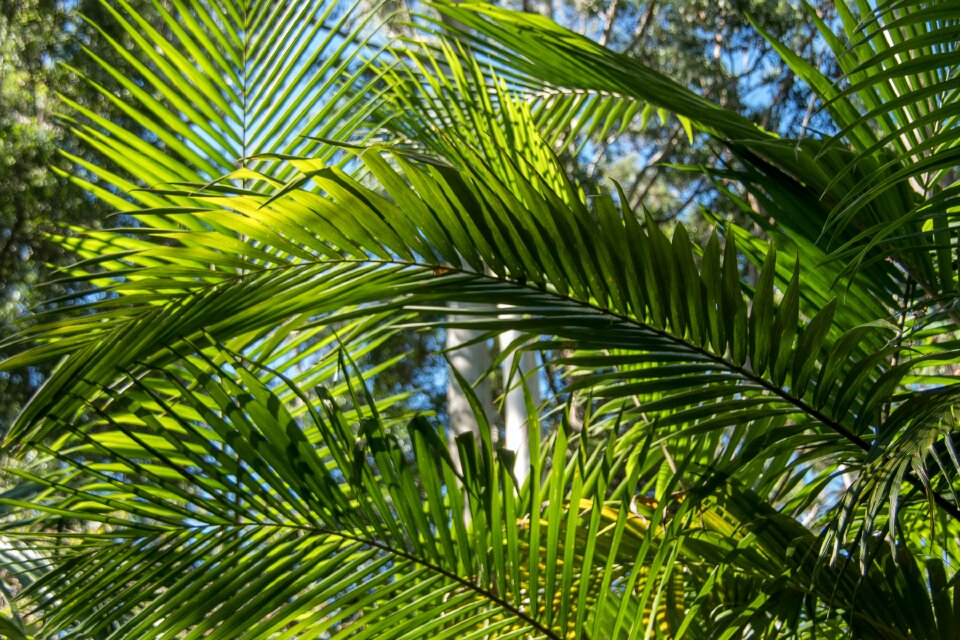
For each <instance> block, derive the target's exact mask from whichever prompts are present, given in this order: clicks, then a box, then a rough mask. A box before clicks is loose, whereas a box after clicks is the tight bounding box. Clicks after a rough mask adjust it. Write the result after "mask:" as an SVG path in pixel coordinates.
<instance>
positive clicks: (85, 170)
mask: <svg viewBox="0 0 960 640" xmlns="http://www.w3.org/2000/svg"><path fill="white" fill-rule="evenodd" d="M104 8H105V10H106V12H107V14H108V15H109V16H110V17H111V18H112V20H113V21H114V23H115V24H114V25H113V28H114V30H115V31H117V32H119V33H121V34H123V38H122V39H119V40H118V39H115V38H113V37H111V36H110V35H109V34H108V32H107V31H105V30H104V29H103V27H101V26H99V25H93V26H94V28H96V29H99V30H100V32H101V36H102V39H103V41H104V42H105V43H106V44H107V45H108V46H109V47H110V48H111V49H112V55H113V57H114V59H116V60H119V61H122V63H123V64H124V65H126V66H125V67H123V68H120V67H118V66H117V64H114V63H111V62H110V61H108V59H106V58H104V57H102V56H101V55H99V54H98V52H96V51H92V50H87V54H88V55H89V56H90V57H91V58H92V60H93V62H94V64H95V65H97V66H98V67H99V69H100V71H101V72H102V73H103V74H104V75H105V76H107V77H110V78H111V79H112V81H113V82H114V83H115V84H116V85H117V86H118V87H119V88H120V90H121V92H122V93H121V94H120V95H114V93H112V92H111V91H110V90H109V89H108V88H106V87H103V86H101V85H98V84H96V82H95V81H94V80H87V82H89V83H91V84H92V85H93V89H94V90H96V91H99V92H100V93H102V94H103V95H104V98H105V99H106V100H107V101H109V102H110V103H112V104H113V106H114V107H115V108H116V109H117V110H118V111H119V112H120V113H122V114H124V115H125V116H126V118H127V121H128V124H127V125H123V124H118V123H115V122H112V121H111V120H110V119H108V118H107V117H106V116H104V115H103V114H98V113H94V112H93V111H91V110H90V109H87V108H85V107H83V106H82V105H80V104H77V103H75V102H74V101H72V100H70V99H69V98H65V103H66V104H67V106H69V107H71V109H72V115H71V117H70V118H69V121H70V123H71V124H72V128H73V130H74V132H75V135H76V136H77V138H78V139H79V140H80V141H81V143H83V144H85V145H86V146H87V147H88V148H89V149H91V150H92V151H93V152H94V153H96V154H97V155H98V156H99V157H100V158H102V160H101V161H100V162H98V163H97V164H93V163H91V162H89V161H87V160H83V159H81V158H80V157H76V156H72V155H69V154H68V159H70V160H72V161H73V162H74V163H75V165H76V166H75V169H74V171H75V180H77V181H78V182H80V183H81V184H82V185H83V186H85V187H86V188H87V189H89V190H90V191H91V192H92V193H95V194H97V195H98V196H100V197H102V198H105V199H106V200H107V201H108V202H109V203H110V204H111V205H112V206H114V207H116V208H117V209H119V210H121V211H126V210H130V209H132V208H136V207H137V206H153V207H159V206H162V205H164V204H166V205H169V204H171V203H172V204H177V205H189V204H191V200H190V199H189V198H188V197H186V196H185V195H184V196H181V197H178V198H175V199H173V200H170V199H169V198H168V197H165V196H163V195H162V194H160V193H158V192H156V191H151V190H142V189H141V188H142V187H158V186H162V185H165V184H170V183H183V182H191V183H197V182H210V181H215V180H219V179H220V178H221V177H223V176H224V175H226V174H228V173H231V172H233V171H235V170H236V169H237V167H238V166H239V165H240V164H241V163H242V164H243V165H244V166H248V167H251V168H257V167H258V166H260V165H259V163H257V162H251V161H249V160H247V158H248V157H249V156H251V155H253V154H255V153H258V152H267V153H300V154H311V155H317V156H318V157H322V158H325V159H328V160H330V159H332V158H333V157H334V156H335V155H337V152H336V149H335V148H334V147H330V146H328V145H325V144H323V143H322V142H321V141H320V139H322V138H337V139H357V138H358V137H361V136H362V135H363V132H364V130H366V132H367V135H369V134H370V132H371V131H372V130H374V129H375V126H370V125H371V122H370V120H369V117H370V115H371V113H372V112H373V110H374V109H375V107H376V105H377V101H376V96H375V90H374V89H373V86H374V83H375V81H376V77H375V75H374V74H373V73H372V72H371V70H370V68H369V61H370V59H371V58H372V57H373V56H372V54H373V50H375V45H374V44H373V43H371V41H370V38H371V29H369V28H367V24H368V22H369V20H370V16H371V15H372V14H369V13H368V14H366V15H365V16H364V15H361V14H360V12H359V11H358V10H357V8H356V7H351V6H350V5H348V4H346V3H340V2H333V1H330V2H328V1H311V2H299V3H264V2H234V1H232V0H231V1H229V2H225V3H209V2H200V1H197V2H194V1H186V2H180V1H178V2H174V3H173V4H172V5H170V6H167V5H164V4H162V3H159V2H155V3H154V7H153V8H154V9H155V12H156V18H157V20H156V21H155V22H156V23H154V22H153V21H151V20H147V19H146V18H145V17H143V16H141V15H140V14H139V13H138V12H137V11H136V10H135V9H134V8H133V7H131V6H130V5H129V4H128V3H126V2H124V1H122V0H121V1H120V2H116V3H108V2H104ZM128 47H129V48H128ZM365 128H366V129H365ZM143 132H148V134H146V135H144V133H143ZM262 168H263V167H261V169H262ZM270 171H271V172H272V173H273V174H275V175H277V176H281V177H282V176H283V175H285V174H288V173H289V168H286V167H283V166H280V165H277V164H272V165H270ZM253 175H255V174H250V176H243V175H237V179H238V180H239V181H240V182H243V181H244V180H249V178H250V177H251V176H253ZM129 198H132V199H133V200H134V201H135V202H136V204H134V203H133V202H131V201H130V200H129ZM161 219H162V217H161V218H158V220H156V221H154V223H155V224H156V223H159V221H160V220H161Z"/></svg>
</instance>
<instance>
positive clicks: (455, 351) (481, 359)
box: [446, 303, 497, 471]
mask: <svg viewBox="0 0 960 640" xmlns="http://www.w3.org/2000/svg"><path fill="white" fill-rule="evenodd" d="M449 306H451V307H453V308H454V309H455V308H456V307H457V306H458V305H457V304H456V303H450V305H449ZM449 318H450V320H454V321H455V320H459V319H467V318H469V316H458V315H456V314H451V315H450V316H449ZM480 335H482V332H479V331H473V330H470V329H454V328H448V329H447V343H446V347H447V350H448V357H449V359H450V365H451V366H452V367H453V368H454V369H456V371H457V373H459V374H460V375H461V376H462V377H463V379H464V380H466V381H468V382H469V383H470V384H472V385H474V387H473V389H474V393H475V394H476V395H477V398H478V399H479V400H480V404H481V406H482V407H483V411H484V413H485V414H486V420H487V423H488V424H490V425H492V426H493V425H496V420H495V418H496V410H495V409H494V406H493V395H492V394H491V392H490V381H489V379H488V378H486V377H485V376H484V374H485V373H486V372H487V369H489V368H490V349H489V347H487V344H486V343H485V342H478V343H475V344H471V345H469V346H462V345H464V344H466V343H468V342H470V341H471V340H475V339H476V338H478V337H479V336H480ZM478 381H479V382H478ZM447 416H448V418H449V420H448V422H449V429H448V430H447V447H448V449H449V450H450V456H451V457H452V458H453V462H454V464H455V465H456V467H457V471H463V469H462V468H461V466H460V456H459V453H458V452H457V443H456V438H457V437H458V436H460V435H463V434H465V433H472V434H473V435H474V436H476V437H477V438H478V439H479V437H480V423H479V422H478V421H477V417H476V416H475V415H474V413H473V411H472V410H471V408H470V403H469V402H468V401H467V396H466V395H465V394H464V393H463V390H462V389H461V388H460V385H459V383H458V382H457V379H456V378H455V377H454V376H453V375H452V374H451V375H450V376H449V381H448V384H447ZM490 437H491V438H492V440H493V441H494V442H496V440H497V432H496V428H492V429H491V434H490Z"/></svg>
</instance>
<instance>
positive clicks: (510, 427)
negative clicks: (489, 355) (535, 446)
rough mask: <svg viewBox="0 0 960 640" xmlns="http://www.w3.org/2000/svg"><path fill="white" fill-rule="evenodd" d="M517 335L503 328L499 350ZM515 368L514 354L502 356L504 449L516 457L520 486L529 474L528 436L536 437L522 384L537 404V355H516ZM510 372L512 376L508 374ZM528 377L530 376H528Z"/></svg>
mask: <svg viewBox="0 0 960 640" xmlns="http://www.w3.org/2000/svg"><path fill="white" fill-rule="evenodd" d="M519 337H520V332H519V331H504V332H503V333H501V334H500V335H499V336H497V340H498V342H499V346H500V350H501V351H506V350H507V349H508V348H509V346H510V344H511V343H512V342H513V341H514V340H516V339H517V338H519ZM519 358H520V362H519V363H517V366H518V369H517V371H516V372H513V369H514V363H515V362H516V359H517V355H516V353H511V354H510V355H509V356H507V357H506V358H504V360H503V363H502V365H501V366H502V371H503V387H504V393H505V394H506V395H505V396H504V399H503V421H504V427H505V428H504V448H506V449H509V450H510V451H513V453H514V455H515V458H514V463H513V473H514V476H515V477H516V479H517V481H518V482H519V483H520V484H521V485H523V483H524V482H525V481H526V479H527V476H528V475H529V473H530V438H531V437H534V438H539V437H540V433H539V429H538V432H537V433H533V434H531V433H530V431H531V426H530V421H529V420H528V419H527V405H526V401H525V399H524V397H523V396H524V391H523V385H526V386H527V392H528V393H529V394H530V397H531V399H532V400H533V404H534V405H535V406H539V404H540V383H539V376H538V375H537V373H536V372H537V370H538V366H537V357H536V354H535V353H534V352H532V351H524V352H522V353H521V354H520V356H519ZM511 372H513V375H512V377H511ZM528 376H529V377H528Z"/></svg>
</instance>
